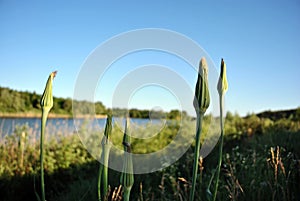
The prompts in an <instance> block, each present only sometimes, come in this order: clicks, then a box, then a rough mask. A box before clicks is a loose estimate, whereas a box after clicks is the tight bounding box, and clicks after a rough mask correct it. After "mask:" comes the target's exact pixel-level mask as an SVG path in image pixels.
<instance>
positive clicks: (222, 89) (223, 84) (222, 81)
mask: <svg viewBox="0 0 300 201" xmlns="http://www.w3.org/2000/svg"><path fill="white" fill-rule="evenodd" d="M217 89H218V92H219V101H220V128H221V142H220V145H219V146H220V147H219V160H218V167H217V177H216V183H215V191H214V194H213V201H215V200H216V198H217V193H218V185H219V178H220V172H221V165H222V156H223V141H224V119H223V110H224V94H225V93H226V91H227V90H228V82H227V77H226V64H225V62H224V60H223V59H222V60H221V72H220V77H219V81H218V86H217Z"/></svg>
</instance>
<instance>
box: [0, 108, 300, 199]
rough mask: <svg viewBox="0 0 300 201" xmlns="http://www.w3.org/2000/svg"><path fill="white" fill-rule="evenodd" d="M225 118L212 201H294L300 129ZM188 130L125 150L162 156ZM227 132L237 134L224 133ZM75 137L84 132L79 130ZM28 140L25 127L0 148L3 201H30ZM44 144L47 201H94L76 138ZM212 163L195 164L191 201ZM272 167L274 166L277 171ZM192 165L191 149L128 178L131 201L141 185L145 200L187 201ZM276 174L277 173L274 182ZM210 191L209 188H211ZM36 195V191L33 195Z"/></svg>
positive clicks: (92, 165)
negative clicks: (153, 169)
mask: <svg viewBox="0 0 300 201" xmlns="http://www.w3.org/2000/svg"><path fill="white" fill-rule="evenodd" d="M226 116H227V118H226V121H225V130H226V133H227V134H225V136H224V137H225V138H224V151H223V164H222V166H221V174H220V184H219V193H218V195H219V197H218V199H217V200H222V201H226V200H233V199H235V200H241V201H244V200H245V201H246V200H253V201H256V200H258V201H263V200H274V201H282V200H283V201H296V200H300V197H299V194H298V192H299V186H298V185H299V180H300V178H299V160H300V158H299V157H300V147H299V141H300V122H299V121H294V120H292V119H281V120H275V121H272V120H266V119H265V118H258V119H257V118H256V117H251V118H241V117H239V116H238V115H237V114H231V115H230V114H227V115H226ZM210 117H211V116H207V117H204V121H205V122H204V124H208V123H207V122H206V121H208V120H209V119H210ZM264 122H269V123H264ZM270 122H271V123H270ZM256 124H258V125H260V126H261V127H263V129H262V131H263V132H262V133H261V132H256V131H257V130H256V131H255V132H254V133H253V134H252V135H248V134H247V129H248V127H249V126H251V127H253V128H255V127H258V125H256ZM188 125H189V124H188V122H186V123H185V122H184V125H183V126H182V127H180V124H179V123H178V122H177V121H173V123H172V124H171V123H170V124H167V126H166V127H164V128H163V129H162V130H160V132H159V133H158V134H157V135H156V136H154V138H153V141H150V140H148V139H144V140H141V139H140V140H139V139H135V138H132V143H131V145H132V151H133V152H134V153H151V152H153V151H156V150H158V149H161V148H162V147H164V146H166V145H167V144H169V142H170V141H172V139H173V137H174V135H175V134H176V133H177V132H178V130H179V129H184V131H183V132H191V128H189V126H188ZM203 129H208V128H203ZM146 130H147V129H146ZM227 130H231V131H236V132H231V133H229V132H228V131H227ZM253 130H255V129H253ZM80 132H86V130H85V129H84V127H83V128H82V129H81V130H80ZM22 133H24V134H22ZM33 133H35V131H33V130H32V128H29V127H28V126H26V125H22V126H17V127H16V128H15V130H14V133H12V134H11V135H8V136H6V137H4V138H2V139H1V141H0V161H1V163H0V188H1V191H0V197H1V200H3V201H17V200H22V199H24V197H26V199H27V200H35V195H34V190H33V178H34V176H33V175H36V176H35V178H36V180H37V181H36V182H37V183H38V182H39V181H38V174H39V168H38V167H39V159H38V157H39V153H38V150H39V146H38V144H37V142H38V139H36V137H35V136H34V135H33ZM22 136H25V137H22ZM94 136H95V137H94ZM122 137H123V133H122V132H121V131H120V129H118V128H117V127H115V126H114V127H113V130H112V135H111V140H112V142H113V144H114V145H115V146H118V148H120V149H122V148H123V146H122ZM46 138H47V140H46V142H45V153H46V155H45V164H44V167H45V182H46V183H45V185H46V194H47V200H48V201H52V200H53V201H54V200H55V201H57V200H58V201H60V200H64V201H68V200H72V201H73V200H82V201H85V200H86V201H88V200H89V201H90V200H97V193H96V192H97V177H95V174H96V173H97V170H98V168H99V163H98V162H96V160H95V159H94V158H93V157H92V156H91V155H90V154H89V153H88V151H87V150H86V149H85V147H84V146H83V144H82V143H81V141H80V139H79V137H78V136H77V135H64V134H59V133H51V134H48V135H47V136H46ZM97 138H99V131H97V132H95V135H91V139H90V140H91V142H95V141H96V139H97ZM98 141H99V139H98ZM96 142H97V141H96ZM100 142H101V139H100ZM22 144H23V145H22ZM91 145H93V146H99V143H95V144H92V143H91ZM22 146H23V147H24V148H23V149H24V152H23V165H20V164H21V160H20V156H21V153H22V151H21V147H22ZM178 146H179V147H180V146H181V145H180V144H179V145H178ZM277 147H278V148H277ZM271 148H272V149H273V152H274V156H275V157H274V160H272V152H271ZM277 149H278V150H279V156H278V157H277ZM217 158H218V150H217V149H214V150H213V151H212V152H211V153H210V154H209V156H208V157H206V158H205V159H204V160H203V162H202V163H200V164H199V170H200V171H199V173H198V175H197V176H198V181H199V183H198V184H199V185H197V190H196V192H195V193H196V194H195V198H196V199H195V200H197V201H204V200H206V197H205V195H206V187H207V186H208V183H209V181H210V178H211V175H212V174H213V172H214V169H215V167H216V165H217ZM276 158H277V159H276ZM272 161H275V163H273V162H272ZM276 161H278V166H277V170H276V169H275V167H276V166H275V164H276ZM192 165H193V149H192V148H190V149H189V150H188V152H187V153H186V154H184V155H183V156H182V157H181V158H180V159H179V160H178V161H177V162H176V163H174V164H173V165H172V166H170V167H168V168H165V169H163V170H162V171H158V172H155V173H151V174H143V175H135V178H134V179H135V183H134V185H133V187H132V190H131V200H140V197H141V193H140V183H142V186H143V190H142V195H143V198H144V200H150V201H152V200H161V201H169V200H178V201H179V200H180V201H181V200H188V195H189V191H190V183H191V180H190V179H189V178H191V176H192V175H191V172H192ZM282 167H284V171H283V168H282ZM275 172H277V179H276V178H275ZM284 172H285V173H284ZM119 179H120V173H118V172H114V171H113V170H109V184H110V185H111V191H113V190H114V188H115V187H118V186H119ZM211 186H214V183H212V185H211ZM37 190H38V192H39V189H37Z"/></svg>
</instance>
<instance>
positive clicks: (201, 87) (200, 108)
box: [194, 57, 210, 114]
mask: <svg viewBox="0 0 300 201" xmlns="http://www.w3.org/2000/svg"><path fill="white" fill-rule="evenodd" d="M209 104H210V96H209V89H208V66H207V63H206V59H205V58H204V57H202V58H201V60H200V64H199V72H198V80H197V84H196V89H195V98H194V107H195V110H196V111H197V112H200V114H204V113H205V112H206V110H207V108H208V107H209Z"/></svg>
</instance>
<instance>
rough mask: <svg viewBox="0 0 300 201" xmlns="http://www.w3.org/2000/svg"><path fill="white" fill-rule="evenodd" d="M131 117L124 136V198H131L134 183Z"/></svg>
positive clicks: (127, 121) (122, 175)
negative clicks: (130, 129)
mask: <svg viewBox="0 0 300 201" xmlns="http://www.w3.org/2000/svg"><path fill="white" fill-rule="evenodd" d="M128 127H129V118H128V117H127V119H126V124H125V132H124V137H123V145H124V164H123V170H122V174H121V178H120V183H121V184H122V186H123V188H124V200H125V201H126V200H129V196H130V190H131V188H132V186H133V183H134V176H133V164H132V156H131V145H130V136H129V135H128Z"/></svg>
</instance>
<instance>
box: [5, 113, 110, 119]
mask: <svg viewBox="0 0 300 201" xmlns="http://www.w3.org/2000/svg"><path fill="white" fill-rule="evenodd" d="M41 116H42V112H41V113H0V118H41ZM90 117H91V115H76V118H80V119H84V118H90ZM106 117H107V116H106V115H103V114H97V115H95V118H97V119H104V118H106ZM48 118H51V119H73V118H74V117H73V115H70V114H53V113H49V115H48Z"/></svg>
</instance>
